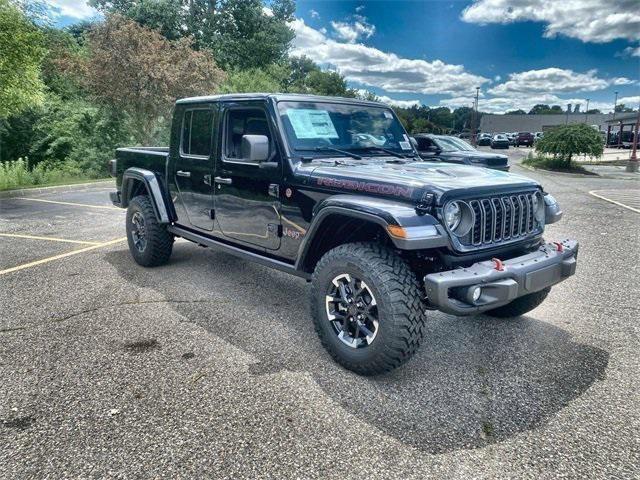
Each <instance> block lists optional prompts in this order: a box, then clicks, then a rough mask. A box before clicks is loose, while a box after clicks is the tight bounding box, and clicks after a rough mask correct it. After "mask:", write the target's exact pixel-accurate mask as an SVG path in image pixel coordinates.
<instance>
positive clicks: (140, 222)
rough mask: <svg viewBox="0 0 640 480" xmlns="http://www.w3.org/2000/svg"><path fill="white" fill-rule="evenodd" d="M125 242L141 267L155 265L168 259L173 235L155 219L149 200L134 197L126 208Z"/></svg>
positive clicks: (142, 197)
mask: <svg viewBox="0 0 640 480" xmlns="http://www.w3.org/2000/svg"><path fill="white" fill-rule="evenodd" d="M127 242H128V243H129V251H130V252H131V255H132V256H133V258H134V260H135V261H136V262H137V263H138V264H139V265H142V266H143V267H156V266H158V265H163V264H165V263H167V262H168V261H169V257H170V256H171V251H172V250H173V235H171V234H170V233H169V232H168V231H167V227H166V226H164V225H162V224H160V223H159V222H158V220H157V219H156V215H155V212H154V210H153V205H152V204H151V200H150V199H149V197H147V196H146V195H140V196H137V197H135V198H134V199H133V200H131V202H129V207H128V209H127Z"/></svg>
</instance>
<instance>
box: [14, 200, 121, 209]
mask: <svg viewBox="0 0 640 480" xmlns="http://www.w3.org/2000/svg"><path fill="white" fill-rule="evenodd" d="M13 200H28V201H30V202H44V203H57V204H59V205H72V206H74V207H88V208H101V209H103V210H118V211H120V212H124V210H123V209H122V208H118V207H111V206H109V205H89V204H87V203H73V202H60V201H58V200H44V199H43V198H30V197H13Z"/></svg>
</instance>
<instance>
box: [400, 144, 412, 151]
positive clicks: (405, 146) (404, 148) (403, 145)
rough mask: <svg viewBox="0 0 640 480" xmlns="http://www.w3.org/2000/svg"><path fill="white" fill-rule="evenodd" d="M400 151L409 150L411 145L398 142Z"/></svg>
mask: <svg viewBox="0 0 640 480" xmlns="http://www.w3.org/2000/svg"><path fill="white" fill-rule="evenodd" d="M398 143H399V144H400V148H401V149H402V150H411V144H410V143H409V142H398Z"/></svg>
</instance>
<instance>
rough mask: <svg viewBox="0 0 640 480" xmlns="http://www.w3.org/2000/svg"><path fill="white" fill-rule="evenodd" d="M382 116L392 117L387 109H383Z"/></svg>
mask: <svg viewBox="0 0 640 480" xmlns="http://www.w3.org/2000/svg"><path fill="white" fill-rule="evenodd" d="M384 116H385V118H393V115H392V114H391V112H389V111H388V110H385V111H384Z"/></svg>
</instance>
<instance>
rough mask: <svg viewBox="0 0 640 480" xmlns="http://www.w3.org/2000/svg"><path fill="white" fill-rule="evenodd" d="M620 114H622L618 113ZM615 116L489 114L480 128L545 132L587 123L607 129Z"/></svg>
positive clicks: (481, 121)
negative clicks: (550, 129)
mask: <svg viewBox="0 0 640 480" xmlns="http://www.w3.org/2000/svg"><path fill="white" fill-rule="evenodd" d="M617 115H620V114H617ZM611 118H613V113H589V114H586V113H584V112H583V113H569V114H567V113H566V112H564V113H558V114H536V115H529V114H524V115H514V114H504V115H497V114H488V113H485V114H484V115H482V117H481V118H480V130H481V131H483V132H496V133H501V132H544V131H546V130H548V129H549V128H553V127H555V126H558V125H567V124H575V123H587V125H598V127H599V128H600V129H601V130H604V129H606V123H607V120H610V119H611Z"/></svg>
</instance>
